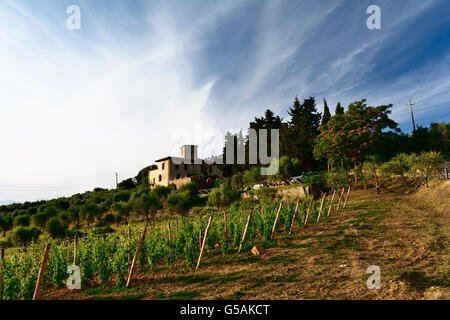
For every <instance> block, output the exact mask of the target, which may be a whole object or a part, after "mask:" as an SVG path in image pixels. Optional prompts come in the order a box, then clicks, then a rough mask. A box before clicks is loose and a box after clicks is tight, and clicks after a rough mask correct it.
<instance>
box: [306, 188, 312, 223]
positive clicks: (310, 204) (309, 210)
mask: <svg viewBox="0 0 450 320" xmlns="http://www.w3.org/2000/svg"><path fill="white" fill-rule="evenodd" d="M313 202H314V196H313V195H311V201H310V202H309V205H308V210H306V218H305V226H306V224H307V223H308V218H309V213H310V212H311V206H312V204H313Z"/></svg>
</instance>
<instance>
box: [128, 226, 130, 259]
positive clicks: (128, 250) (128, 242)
mask: <svg viewBox="0 0 450 320" xmlns="http://www.w3.org/2000/svg"><path fill="white" fill-rule="evenodd" d="M130 244H131V227H130V225H128V262H130V261H131V254H130Z"/></svg>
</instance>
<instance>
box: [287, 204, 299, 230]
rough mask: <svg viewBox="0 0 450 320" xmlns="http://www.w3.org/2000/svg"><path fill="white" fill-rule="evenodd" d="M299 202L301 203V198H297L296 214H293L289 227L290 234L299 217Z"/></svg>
mask: <svg viewBox="0 0 450 320" xmlns="http://www.w3.org/2000/svg"><path fill="white" fill-rule="evenodd" d="M299 204H300V199H298V200H297V204H296V206H295V210H294V215H293V216H292V222H291V227H290V228H289V234H291V233H292V229H293V228H294V224H295V218H297V213H298V205H299Z"/></svg>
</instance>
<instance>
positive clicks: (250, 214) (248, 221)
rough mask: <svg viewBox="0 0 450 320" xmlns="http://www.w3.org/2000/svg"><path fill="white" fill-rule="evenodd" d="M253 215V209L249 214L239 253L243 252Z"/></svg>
mask: <svg viewBox="0 0 450 320" xmlns="http://www.w3.org/2000/svg"><path fill="white" fill-rule="evenodd" d="M252 213H253V208H252V209H250V212H249V213H248V218H247V223H246V224H245V229H244V233H243V234H242V239H241V243H240V245H239V250H238V253H240V252H241V250H242V245H243V244H244V240H245V236H246V235H247V231H248V226H249V225H250V219H251V218H252Z"/></svg>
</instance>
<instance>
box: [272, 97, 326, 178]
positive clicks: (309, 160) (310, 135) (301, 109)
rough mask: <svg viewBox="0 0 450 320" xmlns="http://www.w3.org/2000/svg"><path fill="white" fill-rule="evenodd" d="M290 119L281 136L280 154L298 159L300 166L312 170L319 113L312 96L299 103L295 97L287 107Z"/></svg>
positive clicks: (314, 164) (314, 165)
mask: <svg viewBox="0 0 450 320" xmlns="http://www.w3.org/2000/svg"><path fill="white" fill-rule="evenodd" d="M288 114H289V116H290V120H289V122H288V124H287V127H286V129H285V130H283V131H284V132H283V134H282V137H281V146H280V148H281V154H282V155H286V156H288V157H290V158H296V159H298V160H299V161H300V165H301V167H302V168H306V169H307V170H313V169H314V168H315V167H316V166H317V163H316V161H315V159H314V156H313V148H314V139H315V138H316V136H317V135H318V133H319V131H318V128H319V125H320V120H321V114H320V113H318V112H317V109H316V102H315V100H314V98H313V97H310V98H309V99H304V101H303V103H302V104H300V102H299V100H298V98H297V97H295V100H294V105H293V106H292V107H291V108H290V109H289V111H288Z"/></svg>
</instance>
